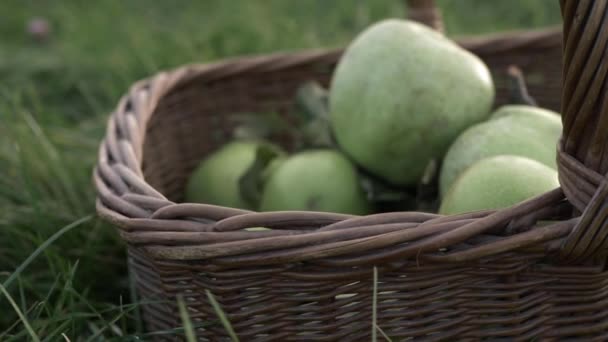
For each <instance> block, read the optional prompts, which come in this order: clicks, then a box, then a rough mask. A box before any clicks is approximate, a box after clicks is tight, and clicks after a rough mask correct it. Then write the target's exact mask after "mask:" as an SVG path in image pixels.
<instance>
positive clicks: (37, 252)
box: [2, 215, 93, 288]
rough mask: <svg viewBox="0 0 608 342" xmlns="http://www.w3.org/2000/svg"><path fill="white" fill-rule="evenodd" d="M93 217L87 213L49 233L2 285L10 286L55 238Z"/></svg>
mask: <svg viewBox="0 0 608 342" xmlns="http://www.w3.org/2000/svg"><path fill="white" fill-rule="evenodd" d="M92 218H93V215H87V216H85V217H83V218H81V219H78V220H76V221H74V222H72V223H70V224H68V225H67V226H64V227H63V228H61V229H59V230H58V231H57V232H56V233H55V234H53V235H51V237H49V238H48V239H47V240H46V241H45V242H43V243H42V244H41V245H40V247H38V248H37V249H36V250H35V251H34V252H33V253H32V254H30V256H29V257H28V258H27V259H25V261H24V262H23V263H21V265H19V267H17V269H16V270H15V272H13V273H12V274H11V275H10V276H9V277H8V278H7V279H6V280H5V281H4V283H3V284H2V286H3V287H5V288H8V287H9V286H10V284H11V283H12V282H13V281H14V280H15V279H17V277H19V275H20V274H21V272H23V270H25V269H26V268H27V267H28V266H29V265H30V264H31V263H32V261H34V259H36V257H37V256H38V255H40V253H42V252H44V250H45V249H46V248H47V247H48V246H50V245H51V244H52V243H53V242H55V240H57V239H59V238H60V237H61V236H62V235H63V234H65V233H67V232H69V231H70V230H72V229H74V228H76V227H78V226H80V225H81V224H83V223H85V222H88V221H89V220H91V219H92Z"/></svg>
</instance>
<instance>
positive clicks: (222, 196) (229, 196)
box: [185, 140, 284, 210]
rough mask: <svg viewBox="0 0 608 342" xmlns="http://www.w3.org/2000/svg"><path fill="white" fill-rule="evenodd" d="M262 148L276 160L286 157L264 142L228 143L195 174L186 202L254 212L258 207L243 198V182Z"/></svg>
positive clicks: (215, 152) (242, 141) (197, 169)
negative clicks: (272, 154)
mask: <svg viewBox="0 0 608 342" xmlns="http://www.w3.org/2000/svg"><path fill="white" fill-rule="evenodd" d="M260 146H264V147H266V150H270V151H273V153H274V155H275V156H276V157H281V156H282V155H283V154H284V152H283V151H282V150H281V149H280V148H279V147H277V146H276V145H273V144H271V143H268V142H265V141H260V140H235V141H232V142H229V143H227V144H225V145H223V146H222V147H220V148H219V149H218V150H216V151H214V152H213V153H211V154H210V155H209V156H207V157H206V158H205V159H204V160H203V161H202V162H201V163H200V164H199V165H198V167H197V168H196V169H195V170H194V172H193V173H192V175H191V176H190V179H189V181H188V184H187V186H186V193H185V200H186V201H187V202H193V203H205V204H214V205H221V206H225V207H232V208H241V209H250V210H254V209H255V207H256V206H257V204H255V203H250V201H248V200H247V199H246V198H244V196H243V191H242V190H241V184H240V181H241V178H242V177H243V175H244V174H245V173H246V172H247V171H248V170H249V168H250V167H251V166H252V164H253V163H254V162H255V159H256V153H257V151H258V149H259V148H260ZM271 164H272V162H270V165H271Z"/></svg>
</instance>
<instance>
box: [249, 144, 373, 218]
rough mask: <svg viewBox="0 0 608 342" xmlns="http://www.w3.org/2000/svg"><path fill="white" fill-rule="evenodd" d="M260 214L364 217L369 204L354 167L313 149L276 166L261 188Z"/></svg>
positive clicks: (332, 152)
mask: <svg viewBox="0 0 608 342" xmlns="http://www.w3.org/2000/svg"><path fill="white" fill-rule="evenodd" d="M260 210H261V211H281V210H305V211H325V212H337V213H347V214H367V213H369V211H370V204H369V203H368V201H367V198H366V195H365V193H364V191H363V189H362V187H361V184H360V182H359V179H358V175H357V170H356V168H355V166H354V165H353V163H351V162H350V161H349V160H348V159H347V158H346V157H345V156H344V155H342V154H341V153H340V152H337V151H335V150H329V149H315V150H307V151H302V152H299V153H296V154H294V155H292V156H290V157H289V158H287V159H286V160H285V161H283V162H282V163H281V164H280V165H278V167H277V168H276V169H275V170H274V172H272V174H271V175H270V177H269V179H268V182H267V183H266V184H265V186H264V190H263V192H262V199H261V203H260Z"/></svg>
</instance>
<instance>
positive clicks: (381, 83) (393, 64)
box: [329, 19, 495, 185]
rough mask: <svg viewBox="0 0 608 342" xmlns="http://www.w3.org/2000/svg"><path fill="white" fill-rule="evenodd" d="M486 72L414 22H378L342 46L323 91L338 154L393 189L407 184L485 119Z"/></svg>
mask: <svg viewBox="0 0 608 342" xmlns="http://www.w3.org/2000/svg"><path fill="white" fill-rule="evenodd" d="M494 93H495V90H494V84H493V82H492V78H491V75H490V72H489V70H488V68H487V66H486V65H485V64H484V63H483V62H482V61H481V60H480V59H479V58H478V57H476V56H475V55H473V54H472V53H470V52H468V51H466V50H465V49H463V48H461V47H460V46H458V45H457V44H455V43H454V42H453V41H451V40H450V39H448V38H446V37H445V36H443V35H442V34H440V33H438V32H436V31H434V30H432V29H430V28H428V27H426V26H424V25H421V24H418V23H416V22H412V21H408V20H399V19H387V20H382V21H380V22H378V23H376V24H374V25H372V26H370V27H369V28H367V29H366V30H365V31H363V32H362V33H360V34H359V35H358V36H357V37H356V38H355V39H354V40H353V41H352V42H351V44H350V45H349V46H348V47H347V49H346V50H345V52H344V55H343V56H342V58H341V59H340V61H339V63H338V65H337V67H336V69H335V72H334V74H333V77H332V80H331V84H330V95H329V110H330V124H331V126H332V129H333V132H334V135H335V138H336V140H337V142H338V144H339V145H340V146H341V148H342V149H343V150H344V152H345V153H346V154H347V155H349V156H350V157H351V158H352V159H353V160H354V161H355V162H356V163H358V164H359V165H361V166H362V167H363V168H365V169H367V170H368V171H370V172H371V173H373V174H375V175H376V176H379V177H381V178H383V179H384V180H386V181H387V182H389V183H392V184H394V185H413V184H416V183H417V182H418V180H419V179H420V178H421V177H422V175H423V173H424V170H425V168H426V167H427V165H428V163H429V162H430V161H431V160H432V159H436V160H438V159H441V158H442V157H443V155H444V153H445V152H446V150H447V149H448V147H449V146H450V144H451V142H452V141H453V140H454V139H455V138H456V137H457V136H458V135H459V134H460V133H461V132H462V131H463V130H464V129H466V128H467V127H469V126H471V125H472V124H475V123H477V122H481V121H483V120H485V119H487V118H488V116H489V114H490V110H491V106H492V103H493V101H494Z"/></svg>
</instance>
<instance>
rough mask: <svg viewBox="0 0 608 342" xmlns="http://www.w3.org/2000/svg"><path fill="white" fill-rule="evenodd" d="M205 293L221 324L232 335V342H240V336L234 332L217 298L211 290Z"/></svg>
mask: <svg viewBox="0 0 608 342" xmlns="http://www.w3.org/2000/svg"><path fill="white" fill-rule="evenodd" d="M205 292H206V293H207V298H209V302H210V303H211V306H212V307H213V310H215V314H216V315H217V316H218V317H219V319H220V322H222V325H223V326H224V329H226V331H227V332H228V335H230V338H231V339H232V341H234V342H238V341H239V338H238V336H236V333H235V332H234V329H233V328H232V324H230V321H228V317H226V314H225V313H224V310H222V308H221V307H220V303H218V302H217V300H215V297H214V296H213V294H211V292H210V291H209V290H205Z"/></svg>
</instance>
